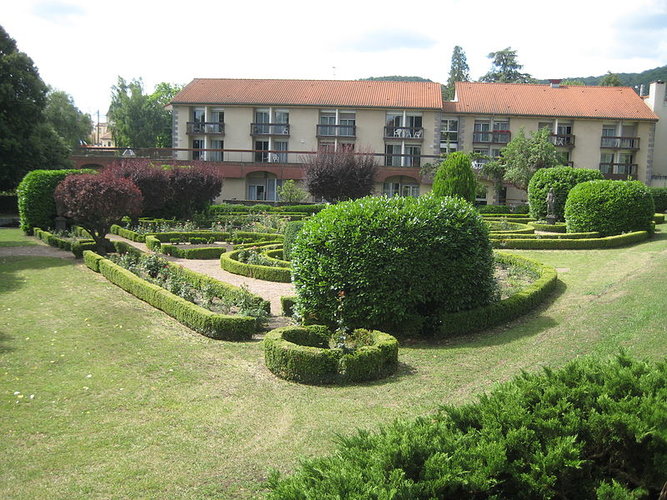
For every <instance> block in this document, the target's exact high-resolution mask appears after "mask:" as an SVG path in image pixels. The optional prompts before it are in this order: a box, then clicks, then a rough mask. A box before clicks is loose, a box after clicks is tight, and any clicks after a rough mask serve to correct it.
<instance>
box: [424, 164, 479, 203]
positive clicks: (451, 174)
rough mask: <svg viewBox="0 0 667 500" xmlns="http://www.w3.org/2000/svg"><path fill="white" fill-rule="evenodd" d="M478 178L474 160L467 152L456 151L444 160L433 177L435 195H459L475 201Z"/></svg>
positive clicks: (472, 201) (471, 201)
mask: <svg viewBox="0 0 667 500" xmlns="http://www.w3.org/2000/svg"><path fill="white" fill-rule="evenodd" d="M476 193H477V178H476V177H475V173H474V172H473V171H472V160H471V159H470V156H469V155H467V154H466V153H462V152H456V153H451V154H450V155H448V156H447V158H445V160H443V162H442V163H441V164H440V166H439V167H438V170H437V171H436V173H435V178H434V179H433V195H434V196H458V197H460V198H463V199H464V200H466V201H469V202H470V203H474V201H475V196H476Z"/></svg>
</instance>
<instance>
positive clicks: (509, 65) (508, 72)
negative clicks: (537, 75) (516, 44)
mask: <svg viewBox="0 0 667 500" xmlns="http://www.w3.org/2000/svg"><path fill="white" fill-rule="evenodd" d="M487 57H488V58H489V59H492V61H493V62H492V64H491V70H490V71H489V72H488V73H487V74H486V75H484V76H483V77H482V78H480V81H481V82H497V83H532V82H534V81H535V80H534V79H533V77H532V76H530V75H529V74H528V73H521V68H523V65H522V64H519V62H518V59H517V55H516V50H512V47H507V48H506V49H503V50H499V51H498V52H491V53H489V55H488V56H487Z"/></svg>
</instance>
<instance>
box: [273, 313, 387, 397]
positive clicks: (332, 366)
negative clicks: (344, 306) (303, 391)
mask: <svg viewBox="0 0 667 500" xmlns="http://www.w3.org/2000/svg"><path fill="white" fill-rule="evenodd" d="M360 333H362V334H363V333H365V334H367V335H370V337H371V344H370V345H367V346H362V347H358V348H356V349H355V350H354V351H353V352H350V353H345V352H343V350H342V349H339V348H329V341H330V338H331V332H330V331H329V330H328V329H327V327H325V326H319V325H311V326H288V327H283V328H278V329H275V330H272V331H270V332H269V333H267V334H266V336H265V337H264V362H265V364H266V367H267V368H268V369H269V370H270V371H271V372H272V373H273V374H275V375H276V376H278V377H280V378H283V379H286V380H291V381H294V382H300V383H302V384H345V383H354V382H363V381H367V380H376V379H379V378H383V377H387V376H389V375H391V374H392V373H394V372H395V371H396V368H397V367H398V341H397V340H396V339H395V338H394V337H392V336H391V335H388V334H386V333H382V332H378V331H367V330H355V332H353V333H352V336H354V335H355V334H360Z"/></svg>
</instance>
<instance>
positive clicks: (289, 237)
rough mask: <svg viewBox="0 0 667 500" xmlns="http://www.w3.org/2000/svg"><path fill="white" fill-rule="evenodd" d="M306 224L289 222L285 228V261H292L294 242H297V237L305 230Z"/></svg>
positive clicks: (297, 221) (300, 221)
mask: <svg viewBox="0 0 667 500" xmlns="http://www.w3.org/2000/svg"><path fill="white" fill-rule="evenodd" d="M304 223H305V222H304V221H302V220H296V221H292V222H288V223H287V226H285V232H284V233H283V235H284V236H285V239H284V240H283V257H284V258H285V260H291V256H292V248H293V247H294V240H296V237H297V235H298V234H299V232H300V231H301V229H302V228H303V225H304Z"/></svg>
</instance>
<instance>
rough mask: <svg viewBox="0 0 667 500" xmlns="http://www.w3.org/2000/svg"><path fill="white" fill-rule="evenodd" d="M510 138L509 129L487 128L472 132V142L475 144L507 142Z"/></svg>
mask: <svg viewBox="0 0 667 500" xmlns="http://www.w3.org/2000/svg"><path fill="white" fill-rule="evenodd" d="M511 138H512V133H511V132H510V131H509V130H489V131H484V132H474V133H473V134H472V142H474V143H476V144H507V143H508V142H510V139H511Z"/></svg>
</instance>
